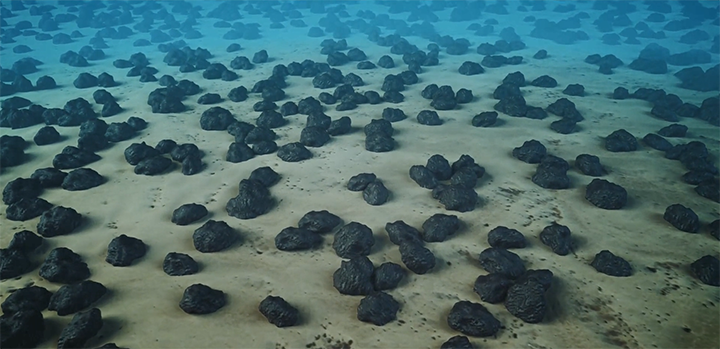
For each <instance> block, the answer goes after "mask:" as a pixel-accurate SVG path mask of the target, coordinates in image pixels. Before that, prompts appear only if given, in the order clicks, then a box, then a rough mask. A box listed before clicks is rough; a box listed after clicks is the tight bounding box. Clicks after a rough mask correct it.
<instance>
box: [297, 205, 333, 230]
mask: <svg viewBox="0 0 720 349" xmlns="http://www.w3.org/2000/svg"><path fill="white" fill-rule="evenodd" d="M340 224H342V219H340V217H338V216H336V215H334V214H332V213H330V212H328V211H326V210H322V211H310V212H308V213H306V214H305V215H303V216H302V218H300V221H298V227H299V228H301V229H306V230H309V231H312V232H315V233H318V234H323V233H329V232H331V231H332V230H333V229H335V227H337V226H338V225H340Z"/></svg>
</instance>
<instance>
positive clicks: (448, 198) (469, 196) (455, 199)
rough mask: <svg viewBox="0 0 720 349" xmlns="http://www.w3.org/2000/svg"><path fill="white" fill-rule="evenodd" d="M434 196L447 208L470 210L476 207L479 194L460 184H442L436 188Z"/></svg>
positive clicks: (459, 210)
mask: <svg viewBox="0 0 720 349" xmlns="http://www.w3.org/2000/svg"><path fill="white" fill-rule="evenodd" d="M433 197H436V198H437V199H438V200H440V203H441V204H443V205H444V206H445V209H446V210H450V211H458V212H469V211H472V210H474V209H475V206H476V205H477V202H478V195H477V193H476V192H475V190H473V189H471V188H466V187H464V186H460V185H442V186H438V187H437V188H435V190H434V191H433Z"/></svg>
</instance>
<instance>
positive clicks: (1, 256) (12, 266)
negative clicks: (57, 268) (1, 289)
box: [0, 248, 34, 280]
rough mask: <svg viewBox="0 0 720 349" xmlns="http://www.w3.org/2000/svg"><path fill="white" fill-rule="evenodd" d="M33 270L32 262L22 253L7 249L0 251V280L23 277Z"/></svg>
mask: <svg viewBox="0 0 720 349" xmlns="http://www.w3.org/2000/svg"><path fill="white" fill-rule="evenodd" d="M33 268H34V266H33V264H32V261H31V260H30V258H28V256H27V255H26V254H25V253H24V252H22V251H19V250H15V249H9V248H2V249H0V280H7V279H11V278H14V277H17V276H20V275H23V274H25V273H27V272H29V271H31V270H33Z"/></svg>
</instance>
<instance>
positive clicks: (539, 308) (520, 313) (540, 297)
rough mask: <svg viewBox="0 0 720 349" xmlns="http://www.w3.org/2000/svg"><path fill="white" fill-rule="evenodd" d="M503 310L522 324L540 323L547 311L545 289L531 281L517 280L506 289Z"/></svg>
mask: <svg viewBox="0 0 720 349" xmlns="http://www.w3.org/2000/svg"><path fill="white" fill-rule="evenodd" d="M505 308H506V309H507V310H508V312H510V314H513V315H515V316H516V317H517V318H519V319H520V320H522V321H524V322H527V323H531V324H535V323H539V322H541V321H542V320H543V318H544V317H545V312H546V309H547V301H546V300H545V287H543V285H542V284H541V283H539V282H537V281H535V280H532V279H525V280H519V281H518V282H517V283H515V284H514V285H512V286H510V288H509V289H508V292H507V297H506V298H505Z"/></svg>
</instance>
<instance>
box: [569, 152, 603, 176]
mask: <svg viewBox="0 0 720 349" xmlns="http://www.w3.org/2000/svg"><path fill="white" fill-rule="evenodd" d="M575 167H577V168H578V169H579V170H580V171H581V172H582V173H584V174H586V175H588V176H593V177H597V176H602V175H603V173H604V172H605V170H604V169H603V167H602V165H601V164H600V158H598V157H597V156H595V155H590V154H580V155H578V156H577V157H576V158H575Z"/></svg>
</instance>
